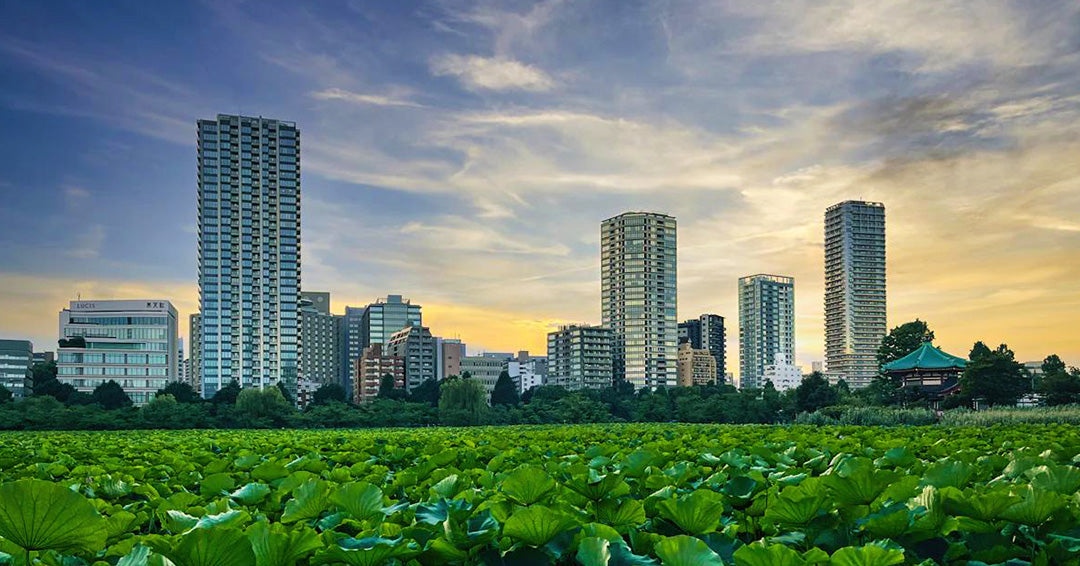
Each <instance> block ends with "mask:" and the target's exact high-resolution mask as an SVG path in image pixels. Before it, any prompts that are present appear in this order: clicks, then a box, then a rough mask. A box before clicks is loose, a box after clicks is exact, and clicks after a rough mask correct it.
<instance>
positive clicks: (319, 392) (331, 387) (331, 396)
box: [311, 383, 346, 405]
mask: <svg viewBox="0 0 1080 566" xmlns="http://www.w3.org/2000/svg"><path fill="white" fill-rule="evenodd" d="M345 401H346V396H345V388H344V387H342V386H341V384H340V383H324V384H322V385H320V386H319V388H318V389H316V390H315V393H314V394H313V395H312V396H311V404H312V405H326V404H327V403H344V402H345Z"/></svg>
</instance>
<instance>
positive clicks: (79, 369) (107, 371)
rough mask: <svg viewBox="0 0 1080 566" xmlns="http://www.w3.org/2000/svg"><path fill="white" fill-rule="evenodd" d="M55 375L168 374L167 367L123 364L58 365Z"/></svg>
mask: <svg viewBox="0 0 1080 566" xmlns="http://www.w3.org/2000/svg"><path fill="white" fill-rule="evenodd" d="M56 373H57V375H116V376H122V375H127V376H146V375H160V376H166V375H169V368H165V367H146V366H143V367H125V366H104V367H102V366H60V367H58V368H56Z"/></svg>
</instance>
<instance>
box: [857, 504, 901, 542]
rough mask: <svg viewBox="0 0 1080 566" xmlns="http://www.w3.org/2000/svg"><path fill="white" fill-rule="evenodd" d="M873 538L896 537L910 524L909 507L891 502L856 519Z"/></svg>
mask: <svg viewBox="0 0 1080 566" xmlns="http://www.w3.org/2000/svg"><path fill="white" fill-rule="evenodd" d="M857 523H858V524H859V525H861V526H862V529H863V530H865V531H866V532H868V533H870V535H871V536H872V537H874V538H896V537H899V536H900V535H902V534H904V533H905V532H907V530H908V527H910V526H911V509H909V508H908V506H907V505H905V504H903V503H893V504H890V505H887V506H885V507H882V508H881V509H879V510H877V511H876V512H874V513H871V514H869V515H867V516H866V517H863V518H862V519H859V520H858V521H857Z"/></svg>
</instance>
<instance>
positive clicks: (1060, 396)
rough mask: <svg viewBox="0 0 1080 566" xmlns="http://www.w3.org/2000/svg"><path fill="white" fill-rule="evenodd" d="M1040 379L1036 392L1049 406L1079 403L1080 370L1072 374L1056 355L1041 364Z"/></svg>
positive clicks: (1074, 370) (1048, 357)
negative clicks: (1041, 372) (1041, 373)
mask: <svg viewBox="0 0 1080 566" xmlns="http://www.w3.org/2000/svg"><path fill="white" fill-rule="evenodd" d="M1042 371H1043V375H1042V379H1040V380H1039V384H1038V386H1037V390H1038V392H1039V393H1041V394H1042V395H1043V401H1044V402H1045V403H1046V404H1047V405H1050V406H1056V405H1067V404H1070V403H1077V402H1080V370H1077V369H1075V368H1074V369H1073V371H1072V372H1069V370H1068V369H1067V368H1066V367H1065V362H1063V361H1061V358H1059V357H1058V356H1057V355H1050V356H1047V357H1046V359H1045V360H1043V363H1042Z"/></svg>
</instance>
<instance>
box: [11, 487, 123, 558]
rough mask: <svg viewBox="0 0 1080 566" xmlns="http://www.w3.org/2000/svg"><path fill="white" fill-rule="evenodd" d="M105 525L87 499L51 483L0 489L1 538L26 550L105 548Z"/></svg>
mask: <svg viewBox="0 0 1080 566" xmlns="http://www.w3.org/2000/svg"><path fill="white" fill-rule="evenodd" d="M106 536H107V531H106V525H105V523H104V520H103V519H102V517H101V515H99V514H98V512H97V510H96V509H94V506H93V505H91V504H90V502H89V501H87V499H86V498H85V497H83V496H81V495H79V494H78V493H75V492H74V491H72V490H70V489H68V488H66V487H64V486H62V485H60V484H57V483H53V482H50V481H44V480H37V479H24V480H18V481H15V482H10V483H5V484H3V485H0V537H4V538H5V539H7V540H9V541H11V542H12V543H14V544H16V545H18V546H19V547H20V548H23V549H26V550H85V551H89V552H96V551H98V550H101V549H103V548H105V540H106Z"/></svg>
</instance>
